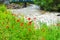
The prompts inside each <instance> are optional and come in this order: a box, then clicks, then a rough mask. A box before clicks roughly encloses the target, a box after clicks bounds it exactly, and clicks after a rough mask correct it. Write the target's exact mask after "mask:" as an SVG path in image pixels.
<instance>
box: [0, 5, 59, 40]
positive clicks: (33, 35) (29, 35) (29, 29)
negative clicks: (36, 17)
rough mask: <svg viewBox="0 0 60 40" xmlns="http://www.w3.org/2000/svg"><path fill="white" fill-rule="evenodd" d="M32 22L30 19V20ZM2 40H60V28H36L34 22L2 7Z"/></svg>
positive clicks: (43, 26) (0, 38)
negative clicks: (18, 16)
mask: <svg viewBox="0 0 60 40" xmlns="http://www.w3.org/2000/svg"><path fill="white" fill-rule="evenodd" d="M29 20H30V19H29ZM0 40H60V26H49V27H48V26H47V25H46V24H45V23H41V24H40V29H35V28H34V22H33V21H27V20H24V17H23V16H21V17H20V18H17V17H16V16H15V15H14V14H11V12H10V11H7V10H6V8H5V7H4V6H3V7H0Z"/></svg>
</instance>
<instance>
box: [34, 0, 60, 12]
mask: <svg viewBox="0 0 60 40" xmlns="http://www.w3.org/2000/svg"><path fill="white" fill-rule="evenodd" d="M34 2H35V4H37V5H39V6H40V7H41V8H42V9H43V10H47V11H59V12H60V0H34Z"/></svg>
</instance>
